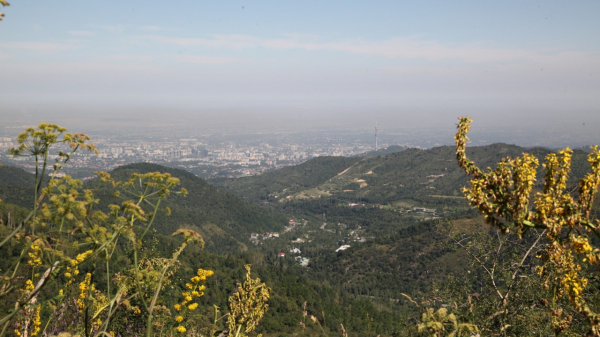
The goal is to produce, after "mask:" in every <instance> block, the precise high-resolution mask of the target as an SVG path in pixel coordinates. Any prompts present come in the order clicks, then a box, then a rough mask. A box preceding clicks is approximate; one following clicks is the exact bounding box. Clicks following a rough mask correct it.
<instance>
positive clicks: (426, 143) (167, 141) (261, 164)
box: [0, 123, 594, 179]
mask: <svg viewBox="0 0 600 337" xmlns="http://www.w3.org/2000/svg"><path fill="white" fill-rule="evenodd" d="M116 125H118V124H116ZM86 127H87V129H88V130H86V129H83V130H81V129H77V130H75V129H76V128H75V127H73V130H69V131H82V132H84V133H87V134H88V135H90V137H91V138H92V142H93V143H94V144H95V145H96V147H97V149H98V155H93V154H91V153H85V152H83V151H80V152H79V154H78V155H77V156H74V157H73V158H72V159H71V165H69V170H68V171H66V172H65V173H66V174H70V175H72V176H74V177H76V178H80V179H86V178H90V177H93V176H94V175H93V172H95V171H99V170H100V171H110V170H112V169H114V168H116V167H119V166H122V165H126V164H129V163H137V162H149V163H157V164H161V165H165V166H170V167H175V168H180V169H184V170H186V171H189V172H192V173H194V174H195V175H197V176H199V177H201V178H204V179H214V178H236V177H244V176H252V175H257V174H261V173H263V172H265V171H269V170H274V169H278V168H282V167H285V166H290V165H297V164H300V163H302V162H305V161H307V160H309V159H311V158H315V157H320V156H357V155H361V154H364V153H367V152H370V151H374V150H375V148H376V147H377V148H378V149H385V148H387V147H389V146H391V145H398V146H403V147H413V148H431V147H436V146H442V145H452V144H453V134H454V126H453V125H449V126H448V127H447V128H444V129H440V128H433V127H431V128H428V127H427V126H425V125H424V126H422V127H420V128H413V129H405V130H402V129H395V130H388V129H386V127H385V125H379V127H378V132H377V139H376V138H375V123H373V126H372V127H368V126H363V128H362V129H355V130H343V129H340V128H337V129H332V130H327V129H326V128H323V127H321V128H320V129H317V130H312V131H307V130H298V131H296V130H293V129H290V128H286V129H282V128H279V129H276V128H275V129H273V130H270V131H258V130H248V131H247V132H243V130H240V129H239V128H238V129H236V130H235V132H234V131H229V133H217V132H207V131H206V130H198V129H195V128H194V127H193V126H188V127H185V126H181V125H170V126H169V125H163V126H160V127H157V126H140V125H138V126H137V127H136V126H132V125H131V124H130V125H119V126H115V127H106V126H102V127H99V128H98V129H90V126H89V125H86ZM24 129H25V126H23V125H14V124H13V125H11V126H5V127H3V128H0V162H2V163H4V164H8V165H15V166H19V167H22V168H24V169H25V170H27V171H30V172H33V171H34V163H33V161H31V159H30V158H27V157H16V158H15V157H12V156H10V155H9V154H8V150H9V149H10V148H11V147H13V146H15V145H16V143H15V141H16V136H17V134H18V133H20V132H22V131H23V130H24ZM305 129H306V128H305ZM474 129H475V130H473V131H472V133H471V135H470V137H471V139H472V142H471V143H472V145H486V144H491V143H494V142H504V143H511V144H516V145H521V146H545V147H549V148H557V147H562V146H563V144H568V145H570V146H571V147H573V148H576V147H581V146H584V145H589V144H593V143H594V139H593V137H587V138H581V134H578V133H568V132H566V133H565V132H563V133H558V132H549V130H540V131H538V132H535V130H520V129H507V128H497V129H490V128H487V131H485V132H484V131H481V130H477V127H476V124H475V127H474ZM578 137H579V138H578Z"/></svg>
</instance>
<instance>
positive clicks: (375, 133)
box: [375, 121, 377, 151]
mask: <svg viewBox="0 0 600 337" xmlns="http://www.w3.org/2000/svg"><path fill="white" fill-rule="evenodd" d="M375 151H377V121H375Z"/></svg>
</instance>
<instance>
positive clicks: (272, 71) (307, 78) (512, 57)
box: [0, 0, 600, 129]
mask: <svg viewBox="0 0 600 337" xmlns="http://www.w3.org/2000/svg"><path fill="white" fill-rule="evenodd" d="M0 11H2V12H3V13H5V14H6V17H5V18H4V20H3V21H2V22H0V100H1V101H2V105H3V108H1V109H3V110H4V112H5V113H8V112H9V111H10V113H19V112H23V113H25V112H28V111H38V112H39V111H40V107H41V108H42V109H43V108H51V107H58V106H60V107H64V106H73V107H77V109H78V113H84V112H86V111H87V109H86V107H89V111H91V112H94V113H98V111H104V110H102V109H104V108H105V107H108V108H107V110H106V111H109V110H110V111H113V112H117V113H126V112H127V111H128V109H129V108H131V107H136V109H146V108H147V109H148V111H157V112H161V111H174V110H181V111H187V112H189V113H194V111H199V112H198V113H200V112H201V111H203V113H206V114H209V113H210V111H216V110H214V109H217V110H218V109H221V110H223V109H224V110H227V109H231V110H236V109H237V111H238V112H239V111H242V110H244V109H247V111H248V113H249V114H252V113H254V112H256V111H268V112H269V113H271V114H273V115H277V114H281V115H286V114H298V113H305V114H306V116H307V117H306V118H316V119H318V118H319V116H322V115H326V114H330V115H332V116H343V115H344V114H346V113H347V114H365V115H366V116H368V117H369V118H372V119H376V118H379V119H380V120H384V122H385V121H388V122H390V123H391V122H393V120H394V118H407V119H410V118H412V119H413V120H415V121H417V122H419V123H420V122H429V121H431V120H440V119H441V120H443V122H444V123H446V121H451V123H454V121H455V118H456V116H458V115H461V114H464V113H468V114H471V115H472V116H475V117H476V118H477V117H479V118H481V120H483V121H487V123H492V124H493V123H497V122H498V121H500V120H505V119H506V117H507V116H510V118H511V119H514V118H516V117H519V118H520V117H523V118H525V119H527V120H528V121H529V122H532V123H536V122H537V121H538V120H540V119H541V120H542V121H545V122H549V123H563V122H571V121H574V120H575V121H574V123H578V124H581V122H582V120H583V121H584V122H585V121H587V122H588V125H594V123H596V124H598V125H599V126H600V117H598V116H599V115H600V19H599V14H600V1H548V0H545V1H480V0H479V1H398V0H396V1H324V0H320V1H299V0H297V1H281V0H279V1H197V0H194V1H149V0H144V1H137V0H136V1H131V0H127V1H123V0H120V1H87V0H86V1H82V0H77V1H71V0H63V1H39V0H38V1H36V0H26V1H24V0H14V1H12V4H11V6H9V7H4V8H0ZM94 109H97V110H94ZM211 109H213V110H211ZM1 111H2V110H0V112H1ZM299 116H302V115H299ZM415 116H418V118H417V117H415ZM509 122H513V121H512V120H511V121H509ZM588 129H589V128H588Z"/></svg>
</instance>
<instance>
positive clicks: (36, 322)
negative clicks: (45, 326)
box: [31, 305, 42, 336]
mask: <svg viewBox="0 0 600 337" xmlns="http://www.w3.org/2000/svg"><path fill="white" fill-rule="evenodd" d="M41 310H42V307H41V306H39V305H38V306H37V308H35V316H34V317H33V331H31V336H37V335H38V333H39V332H40V326H41V325H42V321H41V318H40V311H41Z"/></svg>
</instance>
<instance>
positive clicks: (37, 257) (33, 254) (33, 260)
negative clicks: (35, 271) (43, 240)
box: [27, 243, 42, 267]
mask: <svg viewBox="0 0 600 337" xmlns="http://www.w3.org/2000/svg"><path fill="white" fill-rule="evenodd" d="M27 255H29V261H27V264H29V265H30V266H32V267H37V266H39V265H41V264H42V249H41V248H40V246H39V245H38V244H36V243H33V244H31V248H30V251H29V253H27Z"/></svg>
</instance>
